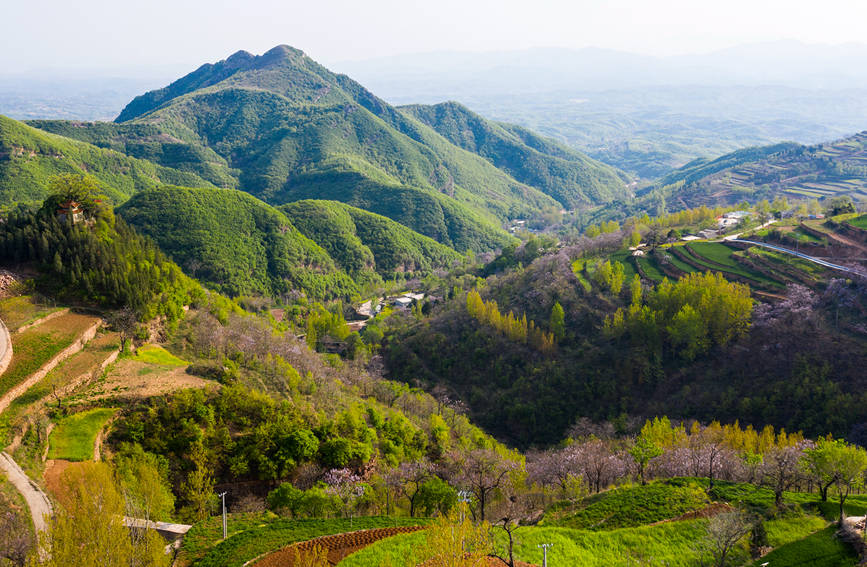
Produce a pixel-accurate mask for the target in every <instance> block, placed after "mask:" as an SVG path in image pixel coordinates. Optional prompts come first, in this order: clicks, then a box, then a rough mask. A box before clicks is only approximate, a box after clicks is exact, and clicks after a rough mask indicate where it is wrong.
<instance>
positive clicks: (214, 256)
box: [117, 187, 357, 298]
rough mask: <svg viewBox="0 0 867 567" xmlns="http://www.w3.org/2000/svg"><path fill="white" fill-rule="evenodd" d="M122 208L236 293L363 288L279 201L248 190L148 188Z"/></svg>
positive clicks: (184, 261)
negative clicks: (270, 201)
mask: <svg viewBox="0 0 867 567" xmlns="http://www.w3.org/2000/svg"><path fill="white" fill-rule="evenodd" d="M117 213H118V214H119V215H120V216H121V217H123V219H124V220H126V221H127V222H128V223H129V224H130V225H132V226H133V227H135V228H136V230H138V231H139V232H141V233H142V234H145V235H147V236H149V237H151V238H153V239H154V240H155V241H156V242H157V244H158V245H159V246H160V248H161V249H162V250H163V251H164V252H165V253H167V254H168V255H170V256H171V257H172V259H174V260H175V261H176V262H177V263H178V264H180V265H181V266H182V267H183V268H184V269H185V270H186V272H187V273H188V274H190V275H191V276H193V277H195V278H197V279H199V280H201V281H204V282H207V283H208V284H210V285H211V286H212V287H214V288H216V289H218V290H220V291H221V292H225V293H228V294H232V295H238V294H247V293H263V294H269V295H279V294H285V293H288V292H289V291H291V290H293V289H295V290H303V291H305V292H306V293H307V294H309V295H311V296H313V297H317V298H326V297H341V296H347V295H351V294H353V293H355V292H357V287H356V285H355V284H354V283H353V281H352V280H351V279H350V278H349V277H348V276H347V275H346V274H345V273H344V272H343V271H341V270H340V269H339V268H338V267H337V266H335V264H334V261H333V260H332V259H331V257H330V256H329V255H328V253H327V252H326V251H325V250H323V249H322V248H320V247H319V246H318V245H317V244H316V243H315V242H313V241H311V240H310V239H308V238H307V237H306V236H304V235H303V234H301V233H300V232H298V230H297V229H296V228H295V227H294V226H293V225H292V222H291V221H290V220H289V219H287V218H286V216H285V215H283V214H282V213H281V212H279V211H277V210H276V209H274V208H273V207H271V206H269V205H267V204H265V203H263V202H261V201H259V200H258V199H256V198H254V197H251V196H250V195H247V194H245V193H243V192H241V191H235V190H230V189H187V188H181V187H160V188H158V189H153V190H149V191H144V192H141V193H139V194H137V195H135V196H134V197H133V198H132V199H130V200H129V201H127V202H126V203H125V204H124V205H123V206H122V207H120V208H118V209H117Z"/></svg>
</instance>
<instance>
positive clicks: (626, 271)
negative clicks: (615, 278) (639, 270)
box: [611, 250, 636, 284]
mask: <svg viewBox="0 0 867 567" xmlns="http://www.w3.org/2000/svg"><path fill="white" fill-rule="evenodd" d="M631 256H632V252H630V251H629V250H621V251H620V252H615V253H614V254H612V255H611V260H612V261H613V260H617V261H618V262H620V263H621V264H623V275H624V276H625V277H624V280H623V281H624V282H626V283H627V284H628V283H629V282H631V281H632V278H634V277H635V274H636V272H635V268H634V267H633V265H632V260H631V259H630V257H631Z"/></svg>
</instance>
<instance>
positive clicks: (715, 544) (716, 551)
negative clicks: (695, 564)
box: [702, 511, 752, 567]
mask: <svg viewBox="0 0 867 567" xmlns="http://www.w3.org/2000/svg"><path fill="white" fill-rule="evenodd" d="M751 527H752V523H751V522H750V521H749V519H748V518H747V516H746V514H744V513H743V512H739V511H733V512H725V513H723V514H717V515H716V516H714V517H712V518H711V519H710V520H708V523H707V528H706V531H705V537H704V540H703V541H702V544H703V547H704V550H703V551H705V552H707V553H710V555H711V558H712V564H713V565H714V566H715V567H725V564H726V560H727V559H728V557H729V554H730V553H731V551H732V550H733V549H734V547H735V546H736V545H737V544H738V542H739V541H740V540H741V539H742V538H743V537H744V536H746V535H747V534H748V533H750V529H751ZM702 565H704V559H702Z"/></svg>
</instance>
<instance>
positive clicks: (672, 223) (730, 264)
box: [0, 45, 867, 567]
mask: <svg viewBox="0 0 867 567" xmlns="http://www.w3.org/2000/svg"><path fill="white" fill-rule="evenodd" d="M673 127H674V126H673ZM829 128H831V127H830V126H829ZM834 135H835V136H836V135H837V134H834ZM772 138H774V136H769V137H767V138H764V137H757V138H756V140H755V143H756V144H759V143H766V142H769V141H773V140H772ZM738 139H739V140H742V138H738ZM824 139H827V140H832V139H833V136H829V137H828V138H824ZM865 140H867V138H865V135H864V134H863V133H861V134H856V135H854V136H850V137H847V138H840V139H837V140H836V141H826V142H821V143H816V144H814V145H810V146H804V145H801V144H797V143H793V142H781V143H775V144H773V145H768V146H755V145H752V142H751V144H743V143H741V142H737V143H735V142H733V141H727V140H726V139H725V137H724V136H721V137H720V144H722V145H726V147H725V148H722V147H721V146H716V145H715V146H713V147H712V148H711V149H708V150H707V151H713V152H716V153H717V154H723V155H719V157H697V158H695V159H690V160H689V161H688V163H685V164H679V163H678V164H676V163H675V162H678V161H679V160H680V158H681V157H682V155H681V154H678V155H677V156H676V157H675V156H673V155H669V156H668V157H664V158H663V157H657V158H652V159H651V158H647V159H646V161H645V162H644V163H645V164H646V167H643V168H636V167H634V166H633V165H630V166H629V167H626V166H625V165H624V164H625V163H626V161H628V160H626V161H618V163H620V164H621V165H624V169H623V170H621V169H618V168H617V167H615V166H612V165H608V164H606V163H603V162H602V161H597V160H596V159H594V158H593V157H591V156H590V155H587V154H584V153H581V152H579V151H577V150H575V149H573V148H572V147H570V146H567V145H565V144H564V143H563V141H562V137H560V139H559V140H558V139H553V138H546V137H544V136H543V135H540V134H537V133H536V132H534V131H532V130H529V129H527V128H526V127H524V126H518V125H515V124H510V123H506V122H499V121H494V120H490V119H488V118H484V117H483V116H482V115H480V114H476V113H475V112H473V111H471V110H470V109H469V108H468V107H466V106H463V105H462V104H460V103H457V102H449V103H437V104H432V105H424V104H412V105H404V106H392V105H390V104H389V103H387V102H385V100H383V99H381V98H378V97H377V96H376V95H374V94H373V93H372V92H370V91H368V90H367V89H366V88H365V87H364V86H362V85H361V84H360V83H357V82H355V81H354V80H353V79H351V78H350V77H348V76H346V75H340V74H336V73H334V72H332V71H330V70H329V69H327V68H325V67H324V66H322V65H320V64H319V63H317V62H316V61H314V60H313V59H312V58H310V57H309V56H308V55H306V54H305V53H304V52H302V51H300V50H298V49H296V48H293V47H289V46H286V45H279V46H277V47H275V48H273V49H270V50H268V51H266V52H264V53H263V54H262V55H253V54H251V53H248V52H246V51H238V52H236V53H234V54H233V55H231V56H229V57H228V58H226V59H224V60H221V61H218V62H216V63H206V64H204V65H202V66H200V67H198V68H197V69H196V70H195V71H193V72H191V73H189V74H187V75H184V76H182V77H181V78H179V79H177V80H176V81H174V82H172V83H170V84H168V85H167V86H165V87H163V88H161V89H156V90H152V91H149V92H146V93H144V94H142V95H139V96H137V97H135V98H134V99H133V100H132V101H130V102H129V104H127V106H126V107H125V108H124V109H123V111H122V112H121V113H120V115H119V116H118V117H117V119H116V120H115V121H114V122H80V121H64V120H29V121H28V122H26V123H24V122H19V121H16V120H13V119H11V118H6V117H0V268H2V270H3V271H2V273H0V284H2V285H0V288H2V289H0V321H2V325H0V343H2V346H0V353H5V354H3V355H2V356H0V370H2V371H0V440H2V441H3V443H2V447H3V451H4V452H3V455H2V459H0V471H2V473H0V511H2V512H0V565H14V566H23V565H30V566H40V565H42V566H45V567H49V566H54V565H72V564H84V565H90V564H103V563H101V562H102V561H103V560H104V559H105V558H106V557H111V558H112V559H111V562H109V563H106V564H110V565H118V566H120V565H123V566H127V565H141V566H154V567H156V566H167V565H177V566H189V567H198V566H229V565H234V566H239V567H241V566H245V565H262V566H270V565H293V566H297V567H301V566H304V567H325V566H326V565H340V566H347V567H353V566H372V567H386V566H390V567H397V566H404V565H405V566H407V567H416V566H421V565H431V566H433V565H507V566H509V567H515V566H522V567H530V566H539V565H543V564H544V563H545V562H546V561H548V562H549V563H548V564H551V565H624V566H625V565H681V566H684V567H686V566H690V567H693V566H695V567H698V566H700V565H708V564H712V565H719V566H721V567H724V566H725V565H744V566H746V565H749V566H762V565H768V564H770V565H773V566H775V567H776V566H778V565H782V566H785V565H790V566H793V567H794V566H796V565H827V566H829V567H830V566H846V567H848V566H855V565H858V564H859V562H863V561H864V560H865V559H864V557H865V547H864V543H863V542H864V537H865V536H864V530H865V528H864V518H865V516H867V494H865V490H867V484H865V483H867V476H865V475H867V451H865V448H864V447H865V446H867V393H865V392H867V381H865V374H864V372H863V367H864V361H865V359H867V324H865V321H867V211H865V205H867V200H865V197H867V190H865V187H867V161H865V160H867V157H865V152H864V142H865ZM729 142H731V147H728V144H729ZM746 146H752V147H746ZM730 150H733V151H732V152H731V153H727V154H726V153H725V152H726V151H730ZM690 151H692V150H690ZM597 157H599V156H597ZM694 157H695V156H692V155H690V158H694ZM629 159H630V160H631V159H639V158H637V157H635V156H634V155H632V156H631V157H630V158H629ZM640 159H642V160H643V159H645V158H644V157H642V158H640ZM609 161H611V162H613V161H615V160H609ZM675 165H679V167H675ZM618 167H619V166H618ZM648 175H653V176H654V179H653V180H652V181H651V180H650V179H648V178H646V177H645V176H648ZM642 177H644V179H642ZM543 544H544V545H549V544H553V547H546V548H544V549H545V552H544V553H546V554H547V555H545V558H543V555H542V554H543V551H542V548H541V547H540V546H542V545H543Z"/></svg>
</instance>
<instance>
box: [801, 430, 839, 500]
mask: <svg viewBox="0 0 867 567" xmlns="http://www.w3.org/2000/svg"><path fill="white" fill-rule="evenodd" d="M835 443H837V441H833V440H830V439H823V438H820V439H819V441H818V442H817V443H816V446H815V447H812V448H809V449H806V450H805V451H804V455H803V457H802V458H801V468H802V469H803V470H804V473H805V474H807V475H808V476H810V477H811V478H812V479H813V480H814V481H816V484H818V486H819V495H820V496H821V498H822V502H827V501H828V489H829V488H831V485H833V484H834V482H835V481H836V480H837V475H836V471H835V470H834V463H833V462H832V460H831V458H830V456H831V452H832V450H833V449H832V447H831V445H833V444H835Z"/></svg>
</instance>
